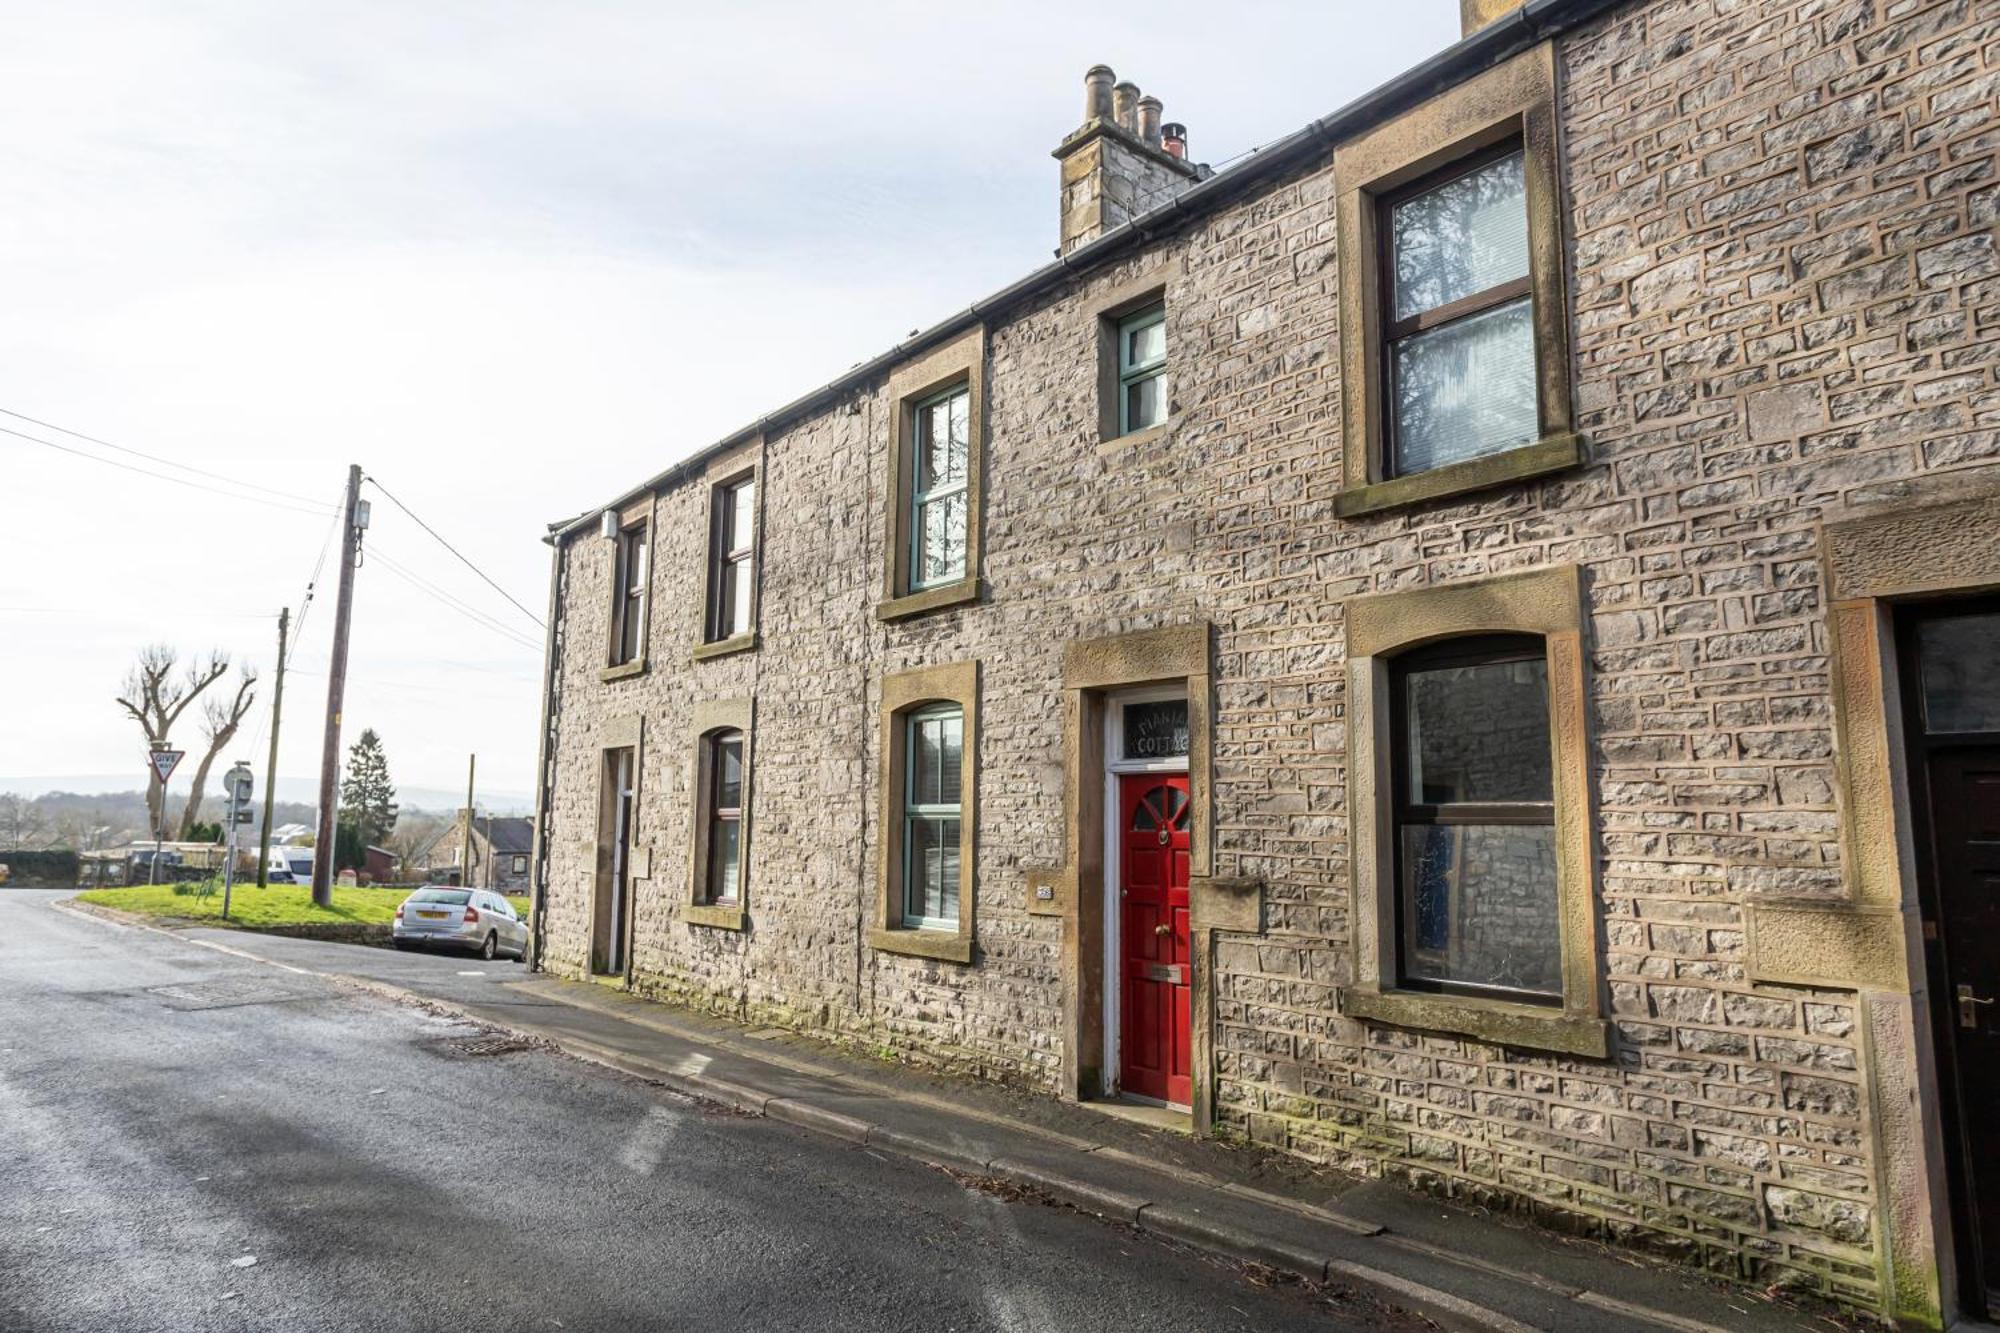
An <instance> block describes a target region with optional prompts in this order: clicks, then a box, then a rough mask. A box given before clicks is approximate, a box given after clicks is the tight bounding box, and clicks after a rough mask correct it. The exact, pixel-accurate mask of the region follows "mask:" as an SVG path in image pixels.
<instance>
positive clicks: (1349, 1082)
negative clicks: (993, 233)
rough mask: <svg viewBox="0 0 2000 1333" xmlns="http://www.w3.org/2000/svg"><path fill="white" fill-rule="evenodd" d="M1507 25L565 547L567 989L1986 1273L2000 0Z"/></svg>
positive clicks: (1080, 143) (1111, 163)
mask: <svg viewBox="0 0 2000 1333" xmlns="http://www.w3.org/2000/svg"><path fill="white" fill-rule="evenodd" d="M1430 2H1433V3H1435V2H1439V0H1430ZM1465 9H1466V14H1465V20H1466V36H1465V38H1464V40H1462V41H1461V42H1459V43H1458V44H1457V45H1455V46H1453V47H1452V48H1451V49H1449V50H1447V51H1445V52H1443V53H1441V54H1439V55H1438V56H1437V57H1436V58H1434V59H1432V60H1431V61H1429V62H1427V63H1425V64H1424V65H1422V66H1420V67H1418V68H1416V69H1414V70H1411V71H1409V72H1408V73H1406V74H1403V75H1401V76H1399V77H1396V78H1394V79H1391V80H1390V81H1389V82H1387V83H1385V84H1383V85H1382V86H1381V87H1380V88H1378V89H1376V90H1375V91H1373V92H1371V93H1369V94H1367V95H1366V96H1364V97H1362V98H1360V99H1359V100H1357V101H1354V102H1352V103H1350V104H1349V105H1347V106H1346V107H1344V108H1342V109H1340V110H1338V111H1336V112H1334V113H1333V114H1331V115H1330V116H1328V117H1326V118H1325V119H1323V120H1319V121H1316V122H1314V123H1313V124H1311V125H1308V126H1306V127H1305V128H1304V129H1302V130H1299V131H1298V132H1297V133H1295V134H1293V135H1291V136H1290V137H1288V138H1285V139H1283V140H1281V141H1279V142H1277V143H1276V144H1273V145H1271V146H1269V147H1267V148H1266V149H1264V150H1263V151H1261V152H1259V153H1257V154H1256V155H1254V156H1253V157H1251V158H1249V159H1248V160H1247V161H1245V162H1244V163H1242V164H1241V165H1238V166H1235V167H1233V168H1231V169H1229V170H1226V171H1222V172H1219V173H1217V172H1211V171H1209V170H1207V169H1206V168H1202V167H1198V166H1196V165H1195V164H1194V163H1193V162H1192V161H1191V160H1190V158H1189V157H1188V154H1187V151H1186V142H1187V141H1186V136H1185V133H1184V131H1182V130H1181V129H1180V127H1178V126H1175V125H1162V124H1161V107H1160V104H1159V103H1158V102H1157V101H1156V100H1154V99H1152V98H1142V97H1140V96H1139V92H1138V89H1137V88H1135V87H1133V86H1131V85H1130V84H1119V85H1117V86H1116V87H1114V86H1112V79H1113V75H1112V74H1111V72H1110V71H1109V70H1106V69H1103V68H1101V67H1100V68H1098V69H1095V70H1092V71H1091V73H1090V74H1089V76H1088V77H1087V80H1086V91H1085V116H1084V119H1083V122H1082V124H1081V126H1080V127H1079V128H1078V129H1076V130H1075V131H1074V132H1073V133H1072V134H1070V135H1069V136H1068V137H1067V138H1065V139H1064V140H1063V141H1062V143H1061V145H1060V146H1059V147H1058V148H1057V150H1056V154H1055V155H1056V157H1057V159H1058V160H1059V163H1060V176H1061V194H1060V200H1061V204H1060V216H1061V232H1060V236H1061V251H1060V257H1059V259H1058V260H1057V261H1056V262H1055V263H1053V264H1051V265H1049V266H1048V267H1046V268H1043V269H1042V270H1040V271H1038V272H1036V273H1033V274H1031V275H1029V276H1028V277H1026V278H1024V279H1022V280H1021V281H1020V282H1018V283H1016V284H1014V285H1013V286H1011V287H1009V288H1007V289H1006V290H1004V291H1001V292H998V293H996V294H994V295H992V296H990V297H988V298H986V299H985V300H982V301H979V302H976V303H975V304H973V305H972V306H971V307H969V308H968V309H966V310H965V311H964V312H962V313H960V314H958V315H956V316H954V317H952V318H950V319H948V320H946V321H944V322H943V323H941V324H939V325H937V326H936V327H934V328H932V329H930V330H929V331H927V332H924V333H921V334H917V335H915V336H913V337H912V338H911V339H910V340H909V341H907V342H905V343H903V344H902V345H900V346H898V347H896V348H894V349H893V350H891V351H889V352H888V353H886V354H884V355H882V356H880V357H878V358H876V359H875V360H873V361H870V362H868V363H866V364H863V365H861V366H858V367H856V368H855V369H854V370H852V371H851V372H849V373H848V374H846V375H844V376H842V377H841V378H840V379H838V380H837V381H835V382H833V383H831V384H829V385H826V386H825V387H824V388H822V389H820V390H818V391H816V392H814V393H812V394H810V395H808V396H807V397H805V398H803V399H800V400H799V401H797V402H794V403H792V404H790V405H789V406H786V407H782V408H779V409H778V410H776V411H774V412H772V413H771V414H770V415H768V416H766V417H764V418H763V419H761V420H759V421H757V422H755V423H752V424H751V425H750V426H748V427H746V428H745V429H743V430H742V431H740V432H739V433H737V434H735V435H732V436H730V437H729V438H727V439H724V440H722V441H720V442H718V443H716V444H714V445H713V446H711V447H708V448H705V449H702V450H701V451H699V452H698V453H695V454H694V455H693V456H692V457H689V458H687V459H686V460H685V461H683V462H680V463H677V464H675V465H674V466H673V467H671V468H668V469H667V470H666V471H664V472H661V473H660V474H659V475H657V476H654V477H652V478H651V479H650V480H647V481H644V482H643V483H640V484H638V485H635V486H634V488H633V489H632V490H630V491H629V492H627V493H626V494H624V495H622V496H619V497H616V498H615V499H613V500H612V501H611V502H610V503H609V504H608V505H607V506H606V507H604V508H602V509H601V510H593V511H592V512H590V513H589V514H587V515H585V516H583V517H581V518H578V519H576V520H574V521H572V522H567V523H564V524H560V525H558V526H557V527H556V529H555V530H554V531H553V532H552V534H551V537H550V540H551V543H552V546H553V550H554V571H553V582H552V589H551V615H550V624H551V627H552V632H551V637H550V646H549V655H548V677H547V690H546V700H545V708H544V714H543V722H542V726H543V732H542V743H543V763H542V766H541V771H540V774H539V786H540V791H539V797H540V814H539V819H538V825H537V841H536V852H535V857H536V860H535V865H534V879H535V891H536V893H537V894H538V896H539V906H538V910H537V912H536V914H535V920H536V924H537V929H538V939H537V958H538V964H539V966H540V967H542V968H545V969H547V970H549V971H551V972H555V973H559V974H563V975H568V976H575V977H582V976H585V975H587V974H592V973H595V974H600V975H609V976H611V977H614V978H618V979H622V982H623V984H624V985H626V986H628V987H630V988H631V989H633V990H634V991H638V992H642V993H645V994H649V995H655V996H659V997H662V998H668V999H671V1000H674V1001H676V1002H680V1003H685V1004H691V1005H698V1006H703V1007H706V1008H710V1009H714V1010H718V1011H721V1012H724V1013H728V1014H733V1015H737V1016H739V1017H741V1018H742V1019H744V1020H745V1021H750V1022H756V1023H759V1024H783V1025H790V1026H794V1027H798V1028H801V1029H808V1030H812V1031H816V1032H819V1033H822V1034H824V1035H827V1036H829V1037H832V1038H835V1039H839V1040H845V1041H853V1042H856V1043H865V1044H866V1045H867V1046H868V1047H869V1048H875V1049H879V1048H887V1049H888V1050H891V1051H893V1052H894V1053H895V1054H896V1055H897V1056H899V1057H901V1058H904V1059H907V1060H910V1061H913V1062H921V1063H925V1064H928V1065H932V1066H936V1067H940V1068H947V1069H952V1070H958V1071H962V1072H965V1073H969V1074H974V1075H979V1076H982V1077H987V1078H992V1079H999V1080H1005V1081H1007V1082H1010V1083H1013V1084H1016V1085H1020V1086H1022V1087H1026V1088H1031V1089H1037V1090H1040V1091H1042V1092H1045V1093H1047V1094H1050V1095H1052V1096H1057V1097H1062V1098H1069V1099H1076V1100H1079V1101H1083V1102H1090V1103H1105V1104H1129V1103H1142V1104H1146V1105H1150V1106H1152V1107H1154V1108H1155V1110H1154V1111H1153V1112H1152V1114H1155V1115H1158V1116H1161V1117H1163V1118H1167V1119H1172V1120H1178V1121H1179V1123H1181V1124H1184V1125H1185V1126H1186V1127H1188V1128H1189V1129H1190V1130H1191V1131H1192V1132H1194V1133H1196V1134H1216V1135H1227V1136H1232V1137H1237V1138H1240V1139H1242V1140H1245V1141H1249V1142H1254V1143H1256V1144H1262V1145H1267V1146H1269V1147H1270V1148H1272V1149H1277V1150H1282V1151H1286V1152H1290V1153H1293V1154H1297V1155H1299V1156H1300V1157H1303V1158H1307V1159H1311V1160H1312V1161H1315V1162H1320V1163H1326V1164H1329V1165H1331V1166H1335V1167H1339V1168H1343V1169H1346V1170H1349V1171H1355V1172H1361V1173H1366V1174H1368V1175H1372V1176H1381V1177H1387V1178H1391V1179H1395V1180H1400V1181H1404V1182H1408V1183H1410V1184H1412V1185H1415V1186H1417V1187H1420V1188H1424V1189H1429V1190H1434V1191H1438V1192H1440V1193H1443V1194H1447V1195H1451V1196H1455V1197H1462V1198H1469V1199H1473V1200H1477V1201H1480V1202H1482V1203H1486V1204H1490V1205H1495V1206H1501V1207H1510V1208H1516V1209H1519V1210H1521V1211H1524V1212H1528V1213H1532V1214H1533V1215H1535V1216H1537V1217H1539V1218H1541V1219H1543V1220H1545V1221H1547V1222H1549V1223H1551V1224H1555V1225H1560V1226H1566V1227H1570V1228H1574V1229H1579V1230H1583V1231H1586V1232H1589V1233H1591V1234H1595V1235H1599V1236H1602V1237H1604V1238H1606V1239H1609V1240H1613V1241H1616V1242H1620V1243H1624V1244H1628V1245H1632V1246H1635V1247H1640V1248H1645V1249H1649V1250H1652V1251H1655V1252H1663V1253H1666V1254H1670V1255H1674V1256H1678V1257H1680V1258H1681V1259H1683V1260H1684V1261H1686V1262H1689V1263H1698V1264H1701V1265H1704V1266H1706V1267H1709V1268H1711V1269H1713V1270H1715V1271H1717V1272H1721V1273H1726V1274H1731V1275H1734V1276H1736V1277H1739V1278H1742V1279H1745V1280H1751V1281H1756V1282H1759V1283H1777V1284H1782V1285H1788V1286H1794V1287H1799V1288H1804V1289H1807V1290H1813V1291H1819V1292H1823V1293H1826V1294H1829V1295H1831V1296H1834V1297H1836V1298H1838V1299H1840V1300H1842V1301H1845V1302H1847V1303H1849V1304H1851V1305H1853V1306H1856V1307H1859V1308H1863V1309H1869V1310H1874V1311H1877V1312H1879V1313H1882V1314H1884V1315H1888V1316H1891V1317H1895V1318H1898V1319H1901V1320H1905V1321H1907V1322H1909V1323H1911V1324H1913V1325H1919V1326H1922V1325H1937V1324H1940V1323H1946V1322H1949V1321H1951V1320H1952V1319H1954V1318H1956V1317H1958V1316H1959V1315H1960V1314H1963V1313H1976V1312H1979V1311H1981V1310H1988V1311H1989V1312H1991V1311H1995V1310H2000V1303H1996V1302H1995V1296H1994V1293H1995V1290H1996V1288H2000V1115H1996V1114H1994V1113H1993V1112H1994V1110H1995V1108H1996V1107H2000V1005H1995V1004H1994V1003H1993V1001H1994V1000H1996V999H2000V601H1996V600H1994V593H1995V590H1996V589H2000V381H1996V366H2000V338H1996V333H2000V253H1996V247H1995V223H1996V218H2000V172H1996V153H2000V116H1996V98H2000V3H1996V2H1995V0H1532V3H1529V4H1527V5H1526V6H1525V7H1516V8H1511V9H1509V8H1507V7H1506V6H1505V5H1504V4H1496V3H1491V0H1465ZM1328 21H1329V23H1331V22H1333V19H1332V18H1331V17H1329V20H1328ZM1982 1238H1983V1239H1982Z"/></svg>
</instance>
